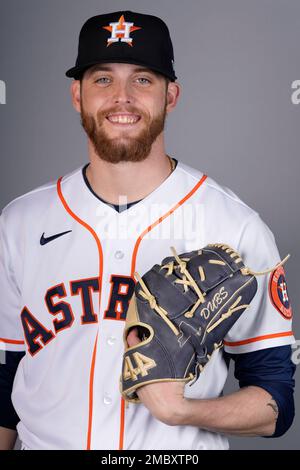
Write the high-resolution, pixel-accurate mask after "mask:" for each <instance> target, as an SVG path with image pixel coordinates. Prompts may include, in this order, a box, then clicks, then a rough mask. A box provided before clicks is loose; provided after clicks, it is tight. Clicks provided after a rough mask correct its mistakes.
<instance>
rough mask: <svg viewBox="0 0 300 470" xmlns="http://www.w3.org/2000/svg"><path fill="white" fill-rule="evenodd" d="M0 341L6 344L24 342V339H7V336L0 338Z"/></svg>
mask: <svg viewBox="0 0 300 470" xmlns="http://www.w3.org/2000/svg"><path fill="white" fill-rule="evenodd" d="M0 342H2V343H6V344H25V341H21V340H17V339H7V338H0Z"/></svg>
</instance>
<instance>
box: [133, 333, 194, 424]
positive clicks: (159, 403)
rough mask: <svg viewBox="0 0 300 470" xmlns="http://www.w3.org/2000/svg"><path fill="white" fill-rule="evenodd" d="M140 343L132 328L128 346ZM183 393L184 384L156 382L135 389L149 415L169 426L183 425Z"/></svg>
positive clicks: (184, 404) (184, 405) (184, 401)
mask: <svg viewBox="0 0 300 470" xmlns="http://www.w3.org/2000/svg"><path fill="white" fill-rule="evenodd" d="M140 342H141V340H140V338H139V336H138V330H137V328H133V329H132V330H131V331H130V332H129V334H128V336H127V343H128V346H129V347H132V346H136V345H137V344H138V343H140ZM183 392H184V382H157V383H154V384H149V385H144V386H142V387H140V388H138V389H137V394H138V397H139V399H140V400H141V402H142V403H143V404H144V405H145V406H146V407H147V408H148V410H149V411H150V413H151V414H152V415H153V416H154V417H155V418H156V419H158V420H159V421H162V422H163V423H165V424H168V425H169V426H176V425H177V426H178V425H181V424H184V416H185V408H186V404H187V400H186V399H185V398H184V396H183Z"/></svg>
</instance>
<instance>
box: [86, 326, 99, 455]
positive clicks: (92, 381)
mask: <svg viewBox="0 0 300 470" xmlns="http://www.w3.org/2000/svg"><path fill="white" fill-rule="evenodd" d="M97 343H98V333H97V336H96V339H95V344H94V350H93V357H92V364H91V371H90V396H89V400H90V406H89V427H88V435H87V443H86V449H87V450H91V435H92V422H93V403H94V397H93V390H94V376H95V363H96V351H97Z"/></svg>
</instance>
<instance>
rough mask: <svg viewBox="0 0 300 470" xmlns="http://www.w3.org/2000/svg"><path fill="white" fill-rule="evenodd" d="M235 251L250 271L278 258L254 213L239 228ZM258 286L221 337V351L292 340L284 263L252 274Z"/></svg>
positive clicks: (268, 265)
mask: <svg viewBox="0 0 300 470" xmlns="http://www.w3.org/2000/svg"><path fill="white" fill-rule="evenodd" d="M237 251H238V252H239V253H240V254H241V256H242V257H243V260H244V263H245V265H246V266H247V267H249V268H250V269H252V270H253V271H264V270H267V269H268V268H272V267H275V266H276V264H277V263H278V262H279V261H280V260H281V258H280V255H279V252H278V249H277V246H276V242H275V238H274V235H273V233H272V232H271V230H270V229H269V227H268V226H267V225H266V224H265V223H264V222H263V221H262V220H261V218H260V216H259V214H257V213H254V214H252V215H251V216H250V218H249V219H248V220H247V222H246V223H245V225H244V227H243V228H242V230H241V234H240V238H239V242H238V246H237ZM287 266H288V262H287ZM256 279H257V283H258V289H257V292H256V294H255V297H254V299H253V300H252V302H251V304H250V307H249V308H248V309H247V310H246V311H244V313H243V314H242V315H241V317H240V318H239V319H238V321H237V322H236V323H235V324H234V326H233V328H232V329H231V330H230V331H229V332H228V334H227V335H226V337H225V341H224V347H225V351H226V352H228V353H232V354H239V353H245V352H251V351H256V350H260V349H266V348H270V347H275V346H283V345H287V344H292V343H294V341H295V340H294V337H293V332H292V307H291V303H290V298H289V295H288V291H287V282H286V276H285V270H284V267H283V266H281V267H279V268H277V269H276V270H273V271H272V272H271V273H269V274H264V275H260V276H256Z"/></svg>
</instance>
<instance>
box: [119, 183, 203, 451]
mask: <svg viewBox="0 0 300 470" xmlns="http://www.w3.org/2000/svg"><path fill="white" fill-rule="evenodd" d="M206 178H207V175H203V176H202V178H201V179H200V180H199V181H198V183H197V184H196V185H195V186H194V187H193V189H192V190H191V191H190V192H189V193H188V194H186V196H184V198H182V199H181V200H180V201H179V202H178V203H177V204H175V206H174V207H172V209H170V210H169V211H168V212H166V214H165V215H163V216H162V217H160V218H159V219H157V220H156V222H154V223H153V224H152V225H149V227H148V228H146V230H144V232H142V234H141V235H140V236H139V237H138V239H137V241H136V244H135V247H134V250H133V254H132V261H131V277H132V278H133V279H134V272H135V265H136V257H137V252H138V249H139V246H140V243H141V241H142V239H143V237H144V236H145V235H146V234H147V233H148V232H150V231H151V230H152V229H153V228H154V227H156V226H157V225H158V224H160V223H161V222H162V221H163V220H164V219H166V218H167V217H169V215H171V214H172V213H173V212H174V211H175V210H176V209H178V208H179V207H180V206H182V204H184V203H185V202H186V201H187V200H188V199H189V198H190V197H191V196H192V195H193V194H194V193H195V192H196V191H197V190H198V189H199V188H200V186H202V184H203V183H204V181H205V180H206ZM124 432H125V402H124V399H123V398H122V399H121V416H120V439H119V450H123V445H124Z"/></svg>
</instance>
